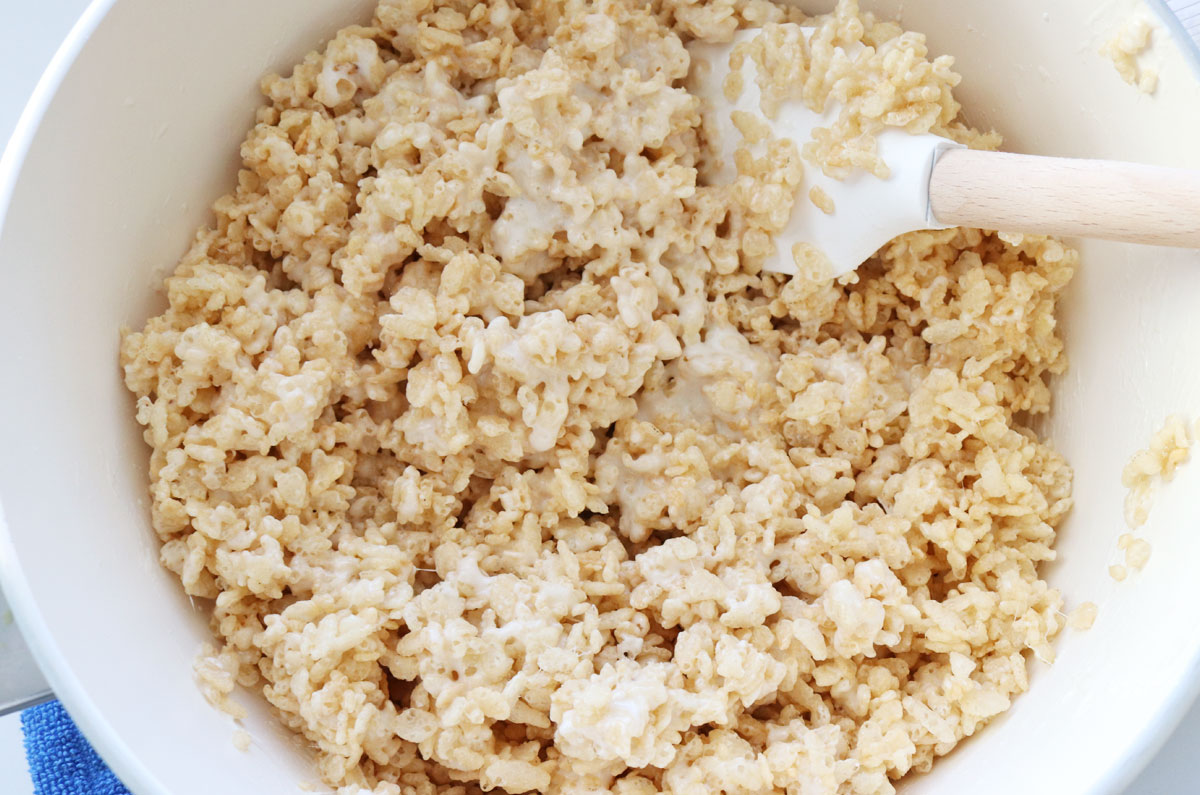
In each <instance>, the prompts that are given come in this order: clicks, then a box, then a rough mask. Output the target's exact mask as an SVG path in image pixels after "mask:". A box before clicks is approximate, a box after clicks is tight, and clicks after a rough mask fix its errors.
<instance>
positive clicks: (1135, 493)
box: [1121, 415, 1195, 529]
mask: <svg viewBox="0 0 1200 795" xmlns="http://www.w3.org/2000/svg"><path fill="white" fill-rule="evenodd" d="M1192 431H1193V429H1192V428H1191V427H1189V425H1188V424H1187V423H1186V422H1185V421H1184V420H1183V418H1182V417H1179V416H1177V415H1173V416H1171V417H1168V418H1167V420H1166V422H1164V423H1163V426H1162V427H1161V428H1159V429H1158V430H1157V431H1155V432H1154V435H1153V436H1152V437H1151V438H1150V445H1149V446H1148V447H1147V448H1146V449H1144V450H1138V451H1137V452H1136V453H1134V454H1133V457H1132V458H1130V459H1129V463H1127V464H1126V465H1125V469H1124V470H1123V471H1122V472H1121V485H1123V486H1124V487H1125V488H1126V489H1128V492H1127V493H1126V494H1125V523H1126V524H1128V525H1129V527H1130V528H1131V529H1137V528H1139V527H1141V526H1142V525H1144V524H1145V523H1146V519H1147V518H1149V516H1150V509H1151V507H1152V505H1153V502H1154V492H1155V490H1156V489H1157V488H1158V486H1159V485H1160V484H1162V483H1169V482H1170V481H1171V479H1172V478H1173V477H1175V470H1177V469H1178V468H1179V467H1180V466H1182V465H1183V464H1185V463H1187V461H1188V459H1189V458H1190V457H1191V454H1192V442H1193V440H1194V438H1195V437H1194V436H1193V433H1192Z"/></svg>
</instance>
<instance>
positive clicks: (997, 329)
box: [121, 0, 1076, 795]
mask: <svg viewBox="0 0 1200 795" xmlns="http://www.w3.org/2000/svg"><path fill="white" fill-rule="evenodd" d="M797 19H799V17H798V15H797V14H796V13H795V12H790V11H789V12H785V11H784V10H783V9H782V8H781V7H779V6H776V5H774V4H771V3H767V2H762V1H761V0H757V1H756V0H717V1H716V2H699V0H657V1H656V2H651V3H648V4H645V3H636V2H633V0H628V2H626V1H625V0H556V1H555V2H551V1H549V0H547V1H546V2H534V3H527V4H519V5H518V4H514V3H510V2H508V1H507V0H487V2H474V0H471V1H470V2H468V0H385V1H384V2H382V3H381V4H380V5H379V7H378V8H377V9H376V11H375V15H374V17H373V19H372V20H371V22H370V24H369V25H367V26H363V27H351V28H346V29H345V30H342V31H341V32H339V33H338V34H337V35H336V36H335V37H334V38H333V39H332V40H331V41H330V42H329V44H328V45H327V46H326V47H325V48H324V49H323V50H322V51H320V52H315V53H313V54H311V55H309V56H308V57H307V58H306V59H305V60H304V61H303V62H302V63H301V64H299V65H298V66H296V67H295V69H294V70H293V71H292V72H291V74H290V75H287V76H273V77H269V78H267V79H266V80H264V81H263V91H264V93H265V95H266V98H267V102H266V104H265V105H264V106H263V107H262V109H261V110H260V111H259V113H258V119H257V124H256V125H255V127H254V128H253V129H252V130H251V131H250V133H249V135H248V136H247V138H246V140H245V142H244V144H243V145H242V149H241V156H242V161H243V168H242V170H241V172H240V174H239V176H238V180H237V184H236V187H235V188H234V189H233V191H232V192H231V193H229V194H228V195H226V196H224V197H223V198H221V199H219V200H218V201H217V202H216V204H215V205H214V209H215V213H216V220H215V222H214V223H213V224H212V225H211V226H208V227H206V228H204V229H201V230H200V231H199V232H198V234H197V236H196V238H195V241H194V243H193V244H192V246H191V248H190V249H189V250H188V252H187V253H186V255H185V256H184V257H183V259H182V261H181V262H180V263H179V266H178V267H177V269H176V270H175V272H174V273H173V275H172V276H171V277H170V278H169V279H167V281H166V295H167V299H168V302H169V305H168V308H167V309H166V311H164V312H163V313H162V314H160V315H158V316H156V317H153V318H151V319H150V320H149V321H148V322H147V323H146V324H145V327H144V328H142V329H141V330H138V331H133V332H130V333H128V334H126V335H125V337H124V339H123V342H122V347H121V361H122V365H123V368H124V374H125V381H126V384H127V385H128V387H129V389H130V390H131V391H132V392H133V393H134V394H135V395H136V396H137V419H138V421H139V422H141V423H142V424H143V425H144V426H145V439H146V442H147V443H148V445H149V446H150V448H151V456H150V481H151V486H150V487H151V494H152V498H153V500H152V520H153V524H154V528H155V530H156V531H157V533H158V534H159V536H160V537H161V539H162V542H163V545H162V561H163V563H164V565H166V566H167V567H168V568H169V569H170V570H171V571H173V572H175V573H176V574H177V575H178V576H179V578H180V580H181V582H182V584H183V587H184V589H185V590H186V592H187V593H188V594H190V595H191V596H194V597H199V598H203V599H209V600H212V602H211V604H212V628H213V632H214V635H215V637H216V639H217V642H218V647H217V648H214V649H210V650H208V651H207V652H206V653H205V654H204V655H203V657H202V658H201V659H200V660H199V661H198V662H197V671H196V672H197V676H198V678H199V679H200V681H201V683H202V686H203V687H204V689H205V692H206V693H207V694H208V695H209V697H210V698H211V699H212V700H213V701H214V702H215V703H217V704H218V705H220V706H222V707H223V708H226V709H231V710H233V711H235V712H238V710H239V709H240V708H239V707H238V706H237V705H236V704H235V703H234V702H233V701H232V698H231V696H232V694H233V693H234V691H235V689H236V687H237V685H241V686H244V687H248V688H252V689H253V690H254V691H256V692H258V693H261V694H262V695H263V696H264V697H265V698H266V700H267V701H268V702H269V703H270V704H271V705H272V706H273V707H274V709H275V711H276V712H277V713H278V715H279V717H280V719H281V720H282V721H283V722H284V724H286V725H287V726H288V727H290V728H291V729H293V730H294V731H295V732H297V733H298V734H300V735H302V736H303V737H304V738H305V739H306V740H307V741H308V742H309V743H311V744H312V746H313V747H314V748H315V749H316V752H317V758H318V759H319V761H320V773H321V775H322V777H323V778H324V780H325V782H326V783H327V784H328V785H329V786H331V787H335V788H339V791H340V792H341V793H343V795H350V793H362V792H364V791H365V792H371V793H375V795H398V794H399V793H425V794H429V793H434V792H446V793H473V792H479V791H488V790H492V789H498V790H501V791H505V792H510V793H519V792H554V793H584V792H618V793H628V794H629V795H633V794H634V793H652V792H668V793H688V795H696V794H697V793H708V792H713V793H717V792H726V793H759V792H780V793H783V792H830V793H832V792H842V793H892V792H894V786H893V782H895V781H896V780H897V779H900V778H902V777H903V776H905V775H907V774H908V773H910V772H912V771H924V770H927V769H929V767H930V765H931V764H933V762H934V760H935V758H936V757H938V756H941V755H943V754H945V753H947V752H949V751H950V750H951V749H952V748H953V747H954V746H955V745H956V744H957V743H958V742H959V741H960V740H961V739H963V738H964V737H967V736H970V735H972V734H974V733H975V732H976V731H977V730H978V729H979V728H980V727H981V726H983V725H985V724H986V723H987V722H988V721H989V720H991V719H992V718H993V717H995V716H996V715H998V714H1000V713H1002V712H1003V711H1005V710H1006V709H1007V708H1008V707H1009V705H1010V704H1011V703H1012V699H1013V698H1014V697H1016V696H1017V695H1018V694H1020V693H1021V692H1022V691H1024V690H1025V689H1026V687H1027V662H1028V659H1029V658H1030V657H1031V656H1035V655H1036V656H1037V657H1040V658H1042V659H1047V660H1048V659H1051V658H1052V657H1053V649H1052V647H1051V643H1052V640H1053V639H1054V637H1055V636H1056V634H1057V633H1058V632H1059V631H1060V630H1061V629H1062V627H1063V624H1064V618H1063V614H1062V612H1061V607H1062V598H1061V597H1060V595H1059V594H1058V593H1057V592H1056V591H1055V590H1054V589H1052V588H1050V587H1049V586H1048V585H1047V584H1046V583H1045V582H1044V581H1043V580H1042V579H1041V578H1040V577H1039V575H1038V566H1039V564H1040V563H1041V562H1043V561H1047V560H1052V559H1053V558H1054V554H1055V553H1054V549H1053V544H1054V538H1055V530H1056V527H1057V526H1058V525H1059V523H1060V522H1061V520H1062V519H1063V517H1064V515H1065V514H1066V512H1067V511H1068V509H1069V506H1070V489H1071V470H1070V469H1069V468H1068V466H1067V465H1066V463H1065V462H1064V461H1063V460H1062V458H1061V457H1060V456H1059V455H1058V454H1057V453H1056V452H1055V451H1054V450H1053V449H1051V448H1050V447H1048V446H1047V445H1046V444H1044V443H1043V442H1042V441H1040V440H1039V438H1038V436H1037V435H1036V434H1035V433H1034V431H1033V430H1031V429H1030V428H1029V427H1028V425H1027V422H1028V421H1029V418H1031V417H1035V416H1037V415H1039V414H1043V413H1045V412H1046V411H1048V410H1049V408H1050V392H1049V389H1048V387H1047V384H1046V378H1047V376H1048V375H1051V374H1055V373H1061V372H1062V371H1063V370H1064V368H1065V366H1066V359H1065V357H1064V355H1063V344H1062V340H1061V339H1060V337H1059V335H1058V329H1057V326H1056V322H1055V309H1056V304H1057V301H1058V298H1059V295H1060V293H1061V291H1062V290H1063V288H1064V287H1065V285H1066V284H1067V283H1068V281H1069V279H1070V278H1071V274H1072V272H1073V269H1074V267H1075V262H1076V255H1075V253H1074V252H1073V251H1072V250H1070V249H1069V248H1066V247H1064V246H1063V245H1062V244H1060V243H1058V242H1057V241H1055V240H1052V239H1047V238H1043V237H1021V236H1004V237H1000V236H997V235H995V234H991V233H987V232H982V231H979V230H971V229H952V230H945V231H937V232H918V233H914V234H910V235H905V236H903V237H900V238H898V239H896V240H895V241H893V242H891V243H890V244H889V245H887V246H886V247H884V248H883V249H882V250H881V251H880V252H879V253H878V254H877V255H876V256H875V257H874V258H872V259H871V260H870V261H869V262H868V263H866V264H865V265H864V266H863V267H862V268H860V269H859V271H858V272H857V274H856V275H855V276H854V278H848V279H843V280H840V281H836V282H831V281H830V280H829V279H828V278H827V277H826V275H825V274H823V272H822V269H823V262H822V260H821V257H820V254H819V252H813V251H804V250H800V251H797V252H793V253H794V254H795V256H796V258H797V260H798V261H799V262H800V263H801V265H802V266H803V267H802V268H801V273H800V274H799V275H797V276H794V277H788V276H782V275H778V274H772V273H765V272H763V270H762V268H761V264H762V262H763V260H764V258H765V257H766V256H767V255H768V254H769V253H770V252H771V251H772V246H773V243H772V240H771V236H772V234H773V232H774V231H776V230H778V229H779V228H782V224H783V223H785V222H786V221H787V219H788V216H789V213H790V212H792V211H793V208H794V209H795V211H796V212H816V211H817V210H816V209H815V208H812V207H810V206H808V203H807V202H797V201H796V187H797V186H798V185H799V184H800V181H801V174H802V169H803V166H802V164H801V162H800V157H799V153H798V151H797V147H796V145H795V144H792V143H790V142H786V143H784V142H769V143H768V144H767V145H766V147H765V153H764V154H762V155H760V156H758V160H749V161H746V162H743V163H740V164H739V178H738V180H737V181H736V182H735V183H734V184H731V185H721V186H717V185H707V184H705V182H704V181H703V180H701V179H699V178H698V173H699V171H700V169H701V167H702V166H703V163H702V158H703V153H704V152H705V151H709V150H710V149H711V147H710V146H709V142H708V140H707V137H706V136H707V135H708V132H707V130H706V127H705V126H704V124H703V122H702V118H703V116H702V108H701V107H700V101H699V100H698V99H697V98H696V97H694V96H692V95H690V94H689V93H688V92H687V91H686V90H685V89H684V88H683V87H682V85H683V80H684V78H685V76H686V73H687V71H688V66H689V58H688V53H687V50H686V49H685V46H684V45H685V42H687V41H690V40H692V39H694V38H701V39H707V40H720V39H722V38H724V39H728V38H729V37H730V36H732V34H733V32H734V31H735V30H736V29H737V28H739V27H745V26H751V25H769V24H773V23H777V22H785V21H796V20H797ZM810 24H815V25H818V26H820V29H821V30H828V31H830V35H831V36H832V35H835V34H836V36H837V37H839V38H840V39H845V38H847V37H851V38H852V37H859V38H861V39H863V40H865V41H867V42H868V43H869V44H871V45H872V46H873V47H878V48H879V50H878V51H879V52H883V51H885V50H887V51H888V52H891V53H892V55H891V57H888V58H878V59H871V60H870V62H869V64H865V65H860V66H864V67H869V68H867V69H866V71H865V72H861V73H860V72H856V71H854V68H852V67H854V65H853V64H842V63H838V64H834V63H832V62H830V63H823V62H821V61H820V60H819V58H820V53H821V52H827V49H826V46H827V45H828V44H829V43H830V42H824V43H820V42H819V43H818V46H817V47H816V48H815V49H814V56H813V58H810V59H809V60H806V61H805V63H806V67H805V68H806V69H807V70H808V72H807V73H808V74H809V76H810V77H811V78H812V79H813V80H816V81H818V82H819V81H821V80H823V79H824V80H828V81H831V82H836V83H837V84H838V86H840V88H839V89H838V90H839V91H853V92H857V93H852V97H858V99H853V101H852V102H851V104H852V105H853V107H855V108H857V110H855V111H854V113H853V114H852V115H851V116H848V117H846V118H845V119H844V121H845V124H841V125H840V126H839V127H837V129H836V130H835V131H834V138H836V137H837V135H841V134H844V133H848V134H852V135H853V134H857V132H859V131H863V130H866V131H868V132H870V131H871V130H873V129H875V125H876V123H889V124H890V123H897V124H900V125H901V126H905V127H906V128H912V129H914V130H917V129H921V128H924V129H926V130H927V129H930V128H931V126H933V127H936V128H937V129H939V130H941V129H945V130H948V131H951V132H954V134H955V135H958V136H960V137H961V138H963V139H971V140H977V139H975V138H974V133H972V132H971V131H969V130H967V129H966V128H965V127H962V126H961V122H959V121H958V120H957V112H958V106H957V105H956V104H954V101H953V98H952V97H951V94H950V89H951V88H952V87H953V85H955V84H956V83H957V81H958V78H957V76H955V75H954V74H953V73H952V72H951V71H950V64H949V62H948V61H947V60H946V59H943V58H937V59H934V60H932V61H930V60H928V59H927V57H926V52H925V47H924V42H923V39H922V37H921V36H919V35H918V34H914V33H906V32H904V31H902V30H901V29H900V28H898V27H896V26H894V25H890V24H887V23H881V22H877V21H875V20H873V19H871V18H869V17H865V16H863V15H860V14H859V13H858V11H857V8H856V6H855V5H854V3H852V2H849V0H843V2H841V3H839V5H838V9H837V11H836V12H835V13H834V14H833V15H831V16H828V17H823V18H818V19H816V20H814V21H812V23H810ZM823 70H825V71H823ZM846 70H849V71H846ZM856 75H857V77H856ZM881 79H882V80H884V81H885V82H886V84H887V85H891V86H893V88H894V92H895V93H894V94H893V93H890V92H885V94H886V96H881V97H880V98H879V102H875V101H874V100H871V99H870V98H869V97H867V96H866V95H865V94H862V93H861V90H860V89H861V86H860V83H859V82H856V80H857V81H861V82H862V84H865V83H868V82H869V83H871V84H873V85H877V86H883V85H884V83H880V82H879V81H880V80H881ZM855 86H859V88H855ZM831 90H832V89H831V88H830V87H829V86H828V85H827V86H825V87H824V88H819V89H817V92H818V93H817V94H816V96H819V95H821V94H822V93H824V94H828V92H829V91H831ZM889 97H890V98H889ZM780 101H790V100H789V98H787V97H784V98H781V99H780ZM880 114H882V115H880ZM747 129H748V130H749V128H747ZM837 130H841V131H842V132H841V133H838V132H837ZM749 132H750V133H753V130H749ZM834 138H830V139H829V140H824V141H821V142H818V143H817V146H818V148H819V149H820V150H821V152H823V153H824V155H827V156H825V157H822V162H824V163H825V165H826V166H828V167H830V168H834V169H839V168H850V167H852V166H853V167H864V168H867V169H869V170H874V171H878V170H879V168H880V166H879V164H877V163H874V162H873V161H872V159H871V151H872V150H871V149H870V147H869V146H867V145H866V143H865V142H864V141H863V140H858V141H853V142H848V141H841V140H834ZM245 739H246V738H244V737H241V736H240V735H239V742H244V741H245Z"/></svg>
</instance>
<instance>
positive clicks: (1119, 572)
mask: <svg viewBox="0 0 1200 795" xmlns="http://www.w3.org/2000/svg"><path fill="white" fill-rule="evenodd" d="M1108 576H1109V577H1112V578H1113V579H1114V580H1116V581H1117V582H1124V581H1125V578H1126V577H1128V576H1129V569H1127V568H1125V566H1124V565H1122V564H1120V563H1114V564H1113V565H1111V566H1109V567H1108Z"/></svg>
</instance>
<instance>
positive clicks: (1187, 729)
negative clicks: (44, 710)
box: [0, 0, 1200, 795]
mask: <svg viewBox="0 0 1200 795" xmlns="http://www.w3.org/2000/svg"><path fill="white" fill-rule="evenodd" d="M86 5H87V0H34V2H22V3H12V4H9V5H8V7H7V8H6V9H4V10H3V11H0V75H3V78H2V79H0V141H6V140H7V139H8V136H9V134H10V133H11V131H12V128H13V126H14V125H15V124H16V121H17V116H18V115H19V114H20V111H21V107H22V106H23V105H24V103H25V100H26V99H27V98H28V96H29V94H30V92H31V91H32V90H33V87H34V84H35V83H36V82H37V78H38V76H39V75H40V74H41V72H42V69H44V68H45V66H46V64H47V63H48V62H49V60H50V57H51V56H52V55H53V54H54V50H55V48H56V47H57V46H58V44H59V42H60V41H62V39H63V38H64V37H65V36H66V34H67V31H68V30H69V29H70V27H71V25H72V24H73V23H74V21H75V19H76V18H77V17H78V16H79V14H80V13H82V11H83V9H84V7H85V6H86ZM0 600H2V597H0ZM1197 751H1200V704H1197V705H1195V706H1193V707H1192V709H1191V711H1190V712H1189V713H1188V714H1187V716H1186V717H1185V718H1184V720H1183V723H1182V724H1181V725H1180V727H1179V729H1178V730H1177V731H1176V732H1175V734H1174V736H1172V737H1171V739H1170V740H1169V741H1168V743H1167V745H1166V747H1164V748H1163V750H1162V751H1161V752H1160V753H1159V754H1158V756H1157V757H1156V758H1155V759H1154V760H1153V761H1152V762H1151V763H1150V766H1149V767H1148V768H1147V769H1146V770H1145V771H1144V772H1143V773H1142V775H1141V776H1140V777H1139V778H1138V780H1137V782H1136V783H1135V784H1134V785H1133V786H1132V787H1130V788H1129V790H1128V791H1127V792H1126V793H1125V795H1185V793H1194V792H1197V791H1198V790H1200V785H1198V784H1197V783H1196V782H1197V781H1200V753H1197ZM0 793H4V795H32V793H33V785H32V783H31V782H30V780H29V773H28V770H27V769H26V766H25V754H24V749H23V747H22V744H21V727H20V719H19V717H18V716H17V715H8V716H5V717H2V718H0Z"/></svg>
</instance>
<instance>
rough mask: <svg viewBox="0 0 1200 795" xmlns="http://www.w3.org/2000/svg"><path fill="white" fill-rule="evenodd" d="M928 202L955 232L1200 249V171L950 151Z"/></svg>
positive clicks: (935, 174)
mask: <svg viewBox="0 0 1200 795" xmlns="http://www.w3.org/2000/svg"><path fill="white" fill-rule="evenodd" d="M929 201H930V208H931V209H932V210H933V214H934V217H936V218H937V220H938V221H940V222H942V223H945V224H949V225H952V226H974V227H980V228H982V229H996V230H999V231H1004V232H1037V233H1042V234H1048V235H1061V236H1063V237H1098V238H1104V239H1106V240H1122V241H1125V242H1129V243H1149V244H1151V245H1158V246H1183V247H1196V248H1200V171H1185V170H1183V169H1173V168H1161V167H1158V166H1143V165H1137V164H1135V163H1117V162H1110V161H1106V160H1077V159H1071V158H1063V157H1036V156H1033V155H1014V154H1009V153H1007V152H977V151H973V150H969V149H952V150H949V151H947V152H944V153H943V154H942V155H941V157H939V158H938V160H937V162H936V163H935V164H934V167H933V173H932V175H931V177H930V181H929Z"/></svg>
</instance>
